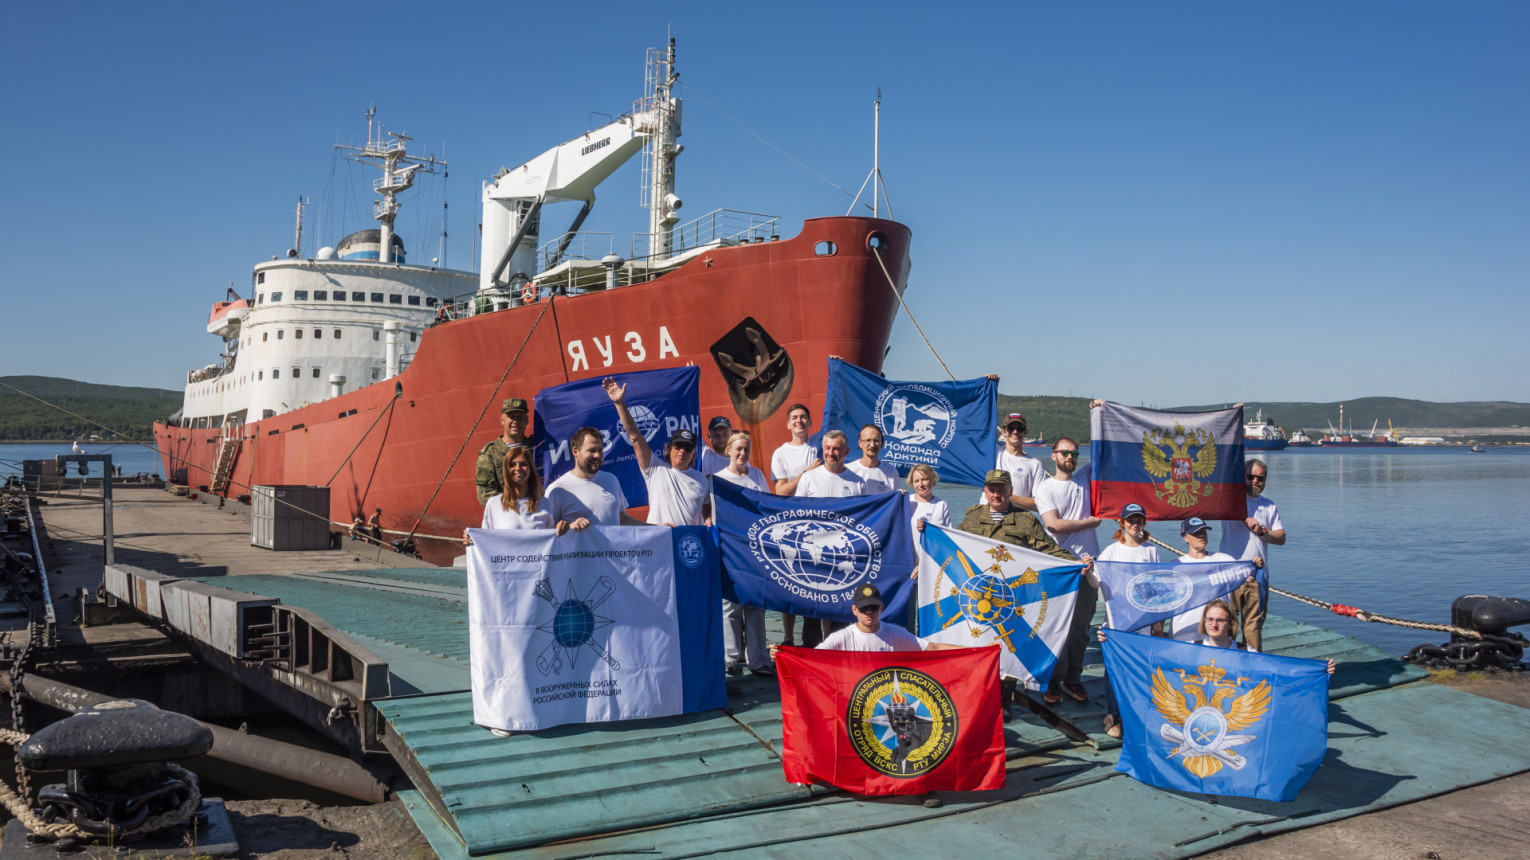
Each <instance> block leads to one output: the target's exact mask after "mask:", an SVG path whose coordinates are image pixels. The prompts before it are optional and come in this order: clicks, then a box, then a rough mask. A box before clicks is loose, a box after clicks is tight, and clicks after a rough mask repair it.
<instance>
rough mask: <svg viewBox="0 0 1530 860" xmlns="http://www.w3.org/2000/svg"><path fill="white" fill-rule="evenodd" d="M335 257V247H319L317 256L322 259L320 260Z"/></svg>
mask: <svg viewBox="0 0 1530 860" xmlns="http://www.w3.org/2000/svg"><path fill="white" fill-rule="evenodd" d="M334 258H335V249H334V248H331V247H330V246H328V245H325V246H324V247H322V248H320V249H319V256H318V257H317V259H320V260H333V259H334Z"/></svg>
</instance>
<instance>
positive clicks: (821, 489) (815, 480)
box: [793, 466, 866, 499]
mask: <svg viewBox="0 0 1530 860" xmlns="http://www.w3.org/2000/svg"><path fill="white" fill-rule="evenodd" d="M793 495H797V496H806V497H808V498H814V499H846V498H849V497H851V496H864V495H866V482H865V481H863V480H861V476H860V475H857V474H856V473H854V472H852V471H850V470H849V469H846V470H844V471H843V472H840V473H839V474H838V475H836V474H834V473H833V472H830V471H829V469H828V467H827V466H825V467H823V468H819V469H814V470H812V471H811V472H804V473H802V480H800V481H798V482H797V492H796V493H793Z"/></svg>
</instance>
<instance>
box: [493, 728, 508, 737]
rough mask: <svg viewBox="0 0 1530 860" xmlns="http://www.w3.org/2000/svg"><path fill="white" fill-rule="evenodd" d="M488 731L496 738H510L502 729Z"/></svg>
mask: <svg viewBox="0 0 1530 860" xmlns="http://www.w3.org/2000/svg"><path fill="white" fill-rule="evenodd" d="M489 731H491V732H493V733H494V736H495V737H496V738H508V737H510V733H509V732H507V731H505V730H504V729H489Z"/></svg>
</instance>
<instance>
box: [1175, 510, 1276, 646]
mask: <svg viewBox="0 0 1530 860" xmlns="http://www.w3.org/2000/svg"><path fill="white" fill-rule="evenodd" d="M1210 531H1211V524H1210V523H1208V522H1206V521H1205V520H1203V519H1201V518H1200V517H1191V518H1190V519H1188V520H1185V521H1184V522H1182V523H1180V524H1179V536H1180V538H1181V539H1182V540H1184V542H1185V546H1187V547H1189V549H1190V551H1189V552H1187V553H1185V554H1184V555H1182V556H1180V557H1179V560H1180V561H1183V562H1192V561H1199V562H1208V561H1237V559H1235V558H1233V557H1232V556H1230V555H1228V554H1227V553H1225V552H1213V553H1208V552H1206V545H1207V544H1209V543H1210V542H1211V536H1210V534H1209V532H1210ZM1254 563H1255V564H1256V565H1257V564H1262V563H1263V559H1254ZM1246 584H1247V583H1245V585H1246ZM1205 609H1206V604H1204V603H1202V604H1201V605H1199V606H1192V607H1190V608H1189V609H1186V610H1185V611H1184V612H1181V613H1179V614H1178V615H1176V616H1174V617H1173V618H1171V619H1169V635H1171V636H1173V637H1174V638H1175V639H1178V640H1180V641H1182V642H1194V641H1197V640H1199V639H1200V638H1201V613H1202V612H1204V611H1205Z"/></svg>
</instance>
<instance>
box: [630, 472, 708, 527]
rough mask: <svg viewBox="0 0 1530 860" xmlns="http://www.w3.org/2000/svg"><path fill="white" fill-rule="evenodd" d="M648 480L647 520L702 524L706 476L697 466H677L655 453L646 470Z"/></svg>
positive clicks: (656, 522)
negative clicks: (696, 468)
mask: <svg viewBox="0 0 1530 860" xmlns="http://www.w3.org/2000/svg"><path fill="white" fill-rule="evenodd" d="M643 480H644V481H646V482H647V483H648V524H649V525H651V526H662V525H664V524H665V523H669V524H670V525H672V526H699V525H701V506H702V505H703V504H704V503H705V502H706V500H707V479H706V478H705V477H704V476H703V475H702V474H701V473H700V472H698V471H696V470H695V469H676V468H674V467H673V466H670V465H669V464H668V463H663V462H660V461H659V459H658V458H657V457H656V458H654V459H653V460H651V461H650V462H649V465H648V468H647V469H646V470H644V472H643Z"/></svg>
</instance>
